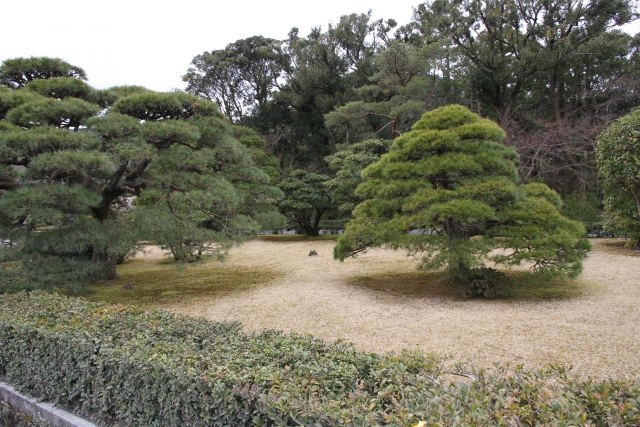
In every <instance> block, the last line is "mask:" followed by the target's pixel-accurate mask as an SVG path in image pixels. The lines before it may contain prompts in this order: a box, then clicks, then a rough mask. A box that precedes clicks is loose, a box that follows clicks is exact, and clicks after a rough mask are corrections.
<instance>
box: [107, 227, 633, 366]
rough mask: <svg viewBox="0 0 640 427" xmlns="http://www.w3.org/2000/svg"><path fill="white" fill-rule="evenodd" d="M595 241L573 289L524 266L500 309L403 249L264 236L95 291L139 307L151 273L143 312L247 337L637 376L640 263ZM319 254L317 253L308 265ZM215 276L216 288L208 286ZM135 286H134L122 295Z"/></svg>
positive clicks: (127, 270)
mask: <svg viewBox="0 0 640 427" xmlns="http://www.w3.org/2000/svg"><path fill="white" fill-rule="evenodd" d="M268 237H271V236H268ZM274 237H276V236H274ZM283 237H287V238H288V237H290V236H283ZM278 238H281V237H280V236H277V237H276V239H278ZM591 241H592V243H593V244H594V251H593V252H591V253H590V254H589V256H588V258H587V259H586V260H585V268H584V273H583V274H582V275H581V276H580V277H579V278H578V279H577V280H575V281H570V280H568V281H560V282H551V283H544V282H541V281H537V279H536V278H535V277H530V276H528V275H527V274H526V267H523V269H522V270H514V271H510V272H509V273H508V274H509V276H510V277H511V278H512V279H513V280H514V282H515V285H514V292H513V294H512V296H511V297H509V298H503V299H497V300H483V299H471V300H469V299H464V298H460V297H459V296H458V295H459V294H458V293H457V292H458V291H457V289H456V288H455V287H453V286H450V285H449V284H448V283H447V281H446V274H445V273H444V272H434V273H427V272H421V271H417V270H416V268H417V266H418V265H419V264H420V261H419V260H417V259H415V258H412V257H407V256H406V254H405V253H403V252H400V251H393V250H385V249H372V250H370V251H368V252H367V253H365V254H362V255H361V256H358V257H357V258H353V259H347V260H345V261H344V262H338V261H335V260H334V259H333V256H332V254H333V247H334V246H335V241H333V240H313V239H309V240H307V239H303V240H298V241H295V240H294V241H287V240H286V239H283V240H272V239H266V240H265V239H264V238H259V239H255V240H252V241H250V242H247V243H245V244H243V245H242V246H239V247H236V248H233V249H232V250H231V252H230V253H229V257H228V259H227V260H226V261H225V262H224V263H222V264H219V263H210V264H209V263H207V264H205V265H203V266H202V268H203V270H200V267H189V266H187V267H186V268H185V269H184V270H183V271H176V270H175V269H174V267H173V265H172V263H171V261H169V260H168V259H167V258H166V257H164V258H163V254H162V252H161V251H159V250H158V249H157V248H155V249H154V248H151V247H150V248H147V251H146V253H145V254H141V255H140V258H136V259H134V260H133V261H132V262H129V263H127V264H125V265H123V266H120V267H119V270H118V271H119V274H120V275H121V279H119V280H118V281H116V282H117V286H114V287H103V288H100V289H99V290H100V292H101V293H103V294H108V293H110V292H114V295H115V298H114V299H116V300H117V299H119V298H124V297H123V295H124V296H127V297H128V298H132V299H133V296H134V295H135V293H136V292H138V291H142V290H143V285H142V284H141V283H142V281H143V280H144V278H145V277H146V275H147V274H148V273H149V274H151V275H152V276H153V277H152V279H151V281H152V282H154V281H155V283H156V284H155V286H157V287H158V289H157V291H156V294H153V295H147V296H149V297H150V298H148V299H149V300H150V303H148V304H146V303H145V304H143V306H144V307H150V308H153V307H154V304H156V305H155V306H159V307H163V308H167V309H169V310H171V311H174V312H180V313H183V314H188V315H192V316H202V317H206V318H208V319H210V320H239V321H241V322H242V323H243V325H244V327H245V329H246V330H247V331H257V330H263V329H264V328H274V329H282V330H285V331H293V332H299V333H309V334H312V335H314V336H318V337H321V338H325V339H338V338H340V339H345V340H347V341H350V342H352V343H354V345H355V346H356V348H357V349H359V350H365V351H374V352H378V353H386V352H389V351H395V352H399V351H401V350H402V349H403V348H408V349H413V350H418V351H422V352H424V353H425V354H427V353H431V352H436V353H437V354H440V355H452V356H453V357H454V359H455V360H457V361H468V362H470V363H473V364H476V365H478V366H481V367H486V368H491V367H492V366H493V364H495V363H500V364H505V363H511V364H524V365H525V366H526V367H532V368H533V367H536V368H537V367H543V366H545V365H547V364H555V365H561V366H570V365H573V367H574V369H573V371H572V372H574V373H576V374H578V375H580V376H583V377H587V376H593V377H597V378H607V377H614V378H625V377H629V376H632V377H635V376H638V375H640V365H639V364H638V354H640V309H638V308H639V307H640V259H639V258H637V257H633V256H621V255H620V254H618V253H617V252H611V251H603V250H601V249H600V248H601V243H602V242H601V241H600V240H595V239H592V240H591ZM311 249H314V250H316V251H317V252H318V256H308V254H309V251H310V250H311ZM134 276H135V277H136V278H139V279H137V280H138V281H137V282H136V281H134V280H133V279H132V278H131V277H134ZM207 277H215V278H216V279H215V280H210V281H209V282H208V283H207V281H206V280H205V278H207ZM185 278H186V279H188V280H186V279H185ZM164 281H166V282H170V283H171V285H167V286H165V285H164V284H163V283H162V282H164ZM129 282H134V289H133V290H132V291H127V290H125V289H122V286H123V285H124V284H126V283H129ZM198 283H205V284H203V285H202V287H200V285H198ZM225 283H226V285H225ZM214 285H215V286H218V288H215V286H214ZM182 287H184V288H185V290H184V291H183V290H182ZM212 288H215V289H212ZM238 289H244V290H242V291H238ZM200 291H202V293H199V292H200ZM148 292H151V289H149V291H148ZM158 292H159V293H160V295H157V293H158ZM162 292H169V293H171V292H184V294H182V293H181V294H173V295H167V294H165V295H164V296H162V295H161V294H162ZM127 293H130V294H129V295H127ZM144 296H145V294H144V293H142V294H141V295H140V297H139V298H138V301H134V303H136V304H140V302H139V301H140V299H141V298H142V297H144ZM155 298H157V299H158V301H160V302H161V304H157V302H156V300H155ZM95 299H100V298H99V295H95ZM120 301H122V300H120Z"/></svg>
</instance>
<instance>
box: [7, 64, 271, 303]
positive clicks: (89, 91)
mask: <svg viewBox="0 0 640 427" xmlns="http://www.w3.org/2000/svg"><path fill="white" fill-rule="evenodd" d="M25 61H26V62H25ZM52 61H53V62H51V61H48V60H47V61H45V60H43V59H39V60H38V61H36V59H34V58H31V59H30V60H28V61H27V60H23V59H19V60H8V61H5V62H4V63H3V65H2V66H0V76H5V81H6V82H7V87H5V88H3V89H2V90H0V113H2V114H3V116H4V118H5V120H0V191H1V193H0V240H1V242H2V243H1V247H0V267H1V268H0V293H1V292H4V291H13V290H18V289H36V288H44V289H48V290H55V289H78V288H82V287H84V286H85V285H86V284H87V283H88V281H89V280H90V279H108V278H113V277H115V275H116V271H115V266H116V263H117V262H118V261H121V260H122V259H124V258H125V257H126V256H127V254H129V253H130V252H131V251H132V250H133V249H134V248H135V247H136V242H138V241H140V240H147V241H152V242H154V243H157V244H159V245H161V246H162V247H163V248H165V249H169V250H170V251H171V252H172V253H173V255H174V258H175V259H176V260H180V261H197V260H199V259H201V258H203V257H205V256H217V257H222V256H223V255H224V254H225V252H226V250H228V249H229V247H231V246H232V245H233V244H236V243H238V242H240V241H242V240H243V239H244V236H248V235H251V234H257V233H258V232H259V230H260V229H261V228H262V227H265V226H266V227H269V226H271V225H272V224H273V223H277V222H279V221H280V222H282V216H281V215H280V214H278V212H277V211H276V209H275V208H274V207H273V203H274V202H275V201H276V200H277V199H278V198H279V197H280V196H281V193H280V191H279V190H278V189H277V188H276V187H274V186H272V185H271V184H270V178H269V176H268V175H267V174H266V173H265V172H263V171H262V170H260V169H259V168H258V167H257V166H256V165H255V164H254V162H253V160H252V157H251V155H250V153H249V152H248V151H247V149H246V148H245V147H244V146H243V145H242V144H240V143H239V142H238V141H237V140H235V139H234V138H233V136H232V132H231V127H230V125H229V123H228V122H226V121H225V120H224V118H223V116H222V115H221V114H220V113H219V112H218V110H217V107H216V105H215V104H213V103H211V102H209V101H206V100H203V99H200V98H198V97H196V96H192V95H188V94H185V93H182V92H168V93H157V92H152V91H149V90H146V89H144V88H141V87H137V86H133V87H116V88H113V90H104V91H96V90H94V89H93V88H91V87H90V86H89V85H87V84H86V83H85V82H84V81H82V80H81V79H79V77H82V78H84V73H82V74H80V73H79V71H78V72H76V71H77V70H80V69H79V68H77V67H75V66H72V65H69V64H67V65H65V66H64V67H62V65H60V64H58V62H59V61H58V62H57V60H52ZM24 64H27V65H29V64H31V65H29V66H32V68H29V69H28V70H27V68H28V67H27V65H24ZM42 64H44V65H46V66H49V65H51V64H53V65H56V64H58V65H60V67H62V68H64V70H66V71H64V70H63V71H64V72H63V71H59V72H58V71H56V72H53V71H51V70H50V69H49V68H46V67H45V69H43V70H38V69H37V67H38V66H44V65H42ZM53 65H51V66H52V67H53ZM63 65H64V64H63ZM16 67H17V68H16ZM20 67H22V68H20ZM25 67H27V68H25ZM62 68H60V69H61V70H62ZM14 69H15V70H18V71H20V70H22V73H23V74H22V77H21V79H20V78H19V76H18V74H16V73H18V71H15V70H14ZM7 70H9V71H10V70H14V71H15V72H14V71H11V73H10V72H9V71H7ZM25 70H26V71H25ZM74 70H76V71H74ZM54 71H55V70H54ZM3 73H4V74H3ZM7 79H13V80H11V81H9V80H7ZM12 82H13V83H12Z"/></svg>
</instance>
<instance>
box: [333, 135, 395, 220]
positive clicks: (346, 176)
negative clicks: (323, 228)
mask: <svg viewBox="0 0 640 427" xmlns="http://www.w3.org/2000/svg"><path fill="white" fill-rule="evenodd" d="M389 144H390V141H387V143H385V142H383V141H380V140H377V139H370V140H367V141H363V142H359V143H357V144H353V145H350V146H348V147H346V148H345V149H344V150H340V151H338V152H337V153H335V154H334V155H332V156H328V157H327V158H326V161H327V163H329V167H330V168H331V169H333V170H334V171H335V172H336V176H335V177H333V178H331V179H330V180H329V181H327V184H326V185H327V187H328V188H329V191H330V192H331V199H332V200H333V202H334V203H335V204H336V205H337V206H338V210H340V211H341V212H343V213H346V214H348V215H350V214H351V211H352V210H353V209H354V208H355V207H356V205H357V204H358V203H359V202H361V201H362V200H361V199H360V198H359V197H358V196H356V195H355V193H354V192H355V189H356V188H357V187H358V185H360V184H361V183H362V182H363V181H364V179H363V178H362V171H363V170H364V169H365V168H366V167H367V166H369V165H370V164H372V163H375V162H377V161H378V160H379V159H380V155H381V154H383V153H386V152H387V151H388V147H389Z"/></svg>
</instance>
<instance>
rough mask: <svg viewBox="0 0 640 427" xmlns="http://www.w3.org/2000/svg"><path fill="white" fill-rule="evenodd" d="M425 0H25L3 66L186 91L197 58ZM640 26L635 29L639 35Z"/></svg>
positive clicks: (391, 12)
mask: <svg viewBox="0 0 640 427" xmlns="http://www.w3.org/2000/svg"><path fill="white" fill-rule="evenodd" d="M419 3H420V1H419V0H386V1H380V0H368V1H367V0H313V1H308V0H307V1H304V0H263V1H260V0H224V1H222V0H175V1H173V0H18V1H11V2H4V4H3V5H2V23H1V24H0V61H3V60H5V59H8V58H15V57H19V56H25V57H28V56H49V57H59V58H62V59H64V60H66V61H68V62H70V63H72V64H74V65H77V66H79V67H82V68H84V70H85V71H86V72H87V75H88V77H89V83H90V84H91V85H93V86H94V87H96V88H99V89H102V88H107V87H110V86H115V85H125V84H127V85H141V86H145V87H147V88H149V89H153V90H158V91H167V90H171V89H173V88H183V87H184V83H183V82H182V80H181V79H180V76H181V75H183V74H184V73H185V71H186V70H187V68H188V67H189V63H190V62H191V59H192V58H193V57H194V56H195V55H198V54H200V53H202V52H204V51H211V50H216V49H222V48H224V47H225V46H226V45H227V44H229V43H231V42H234V41H236V40H238V39H242V38H247V37H251V36H254V35H262V36H265V37H270V38H275V39H284V38H286V36H287V33H288V32H289V30H290V29H291V28H292V27H298V28H299V29H300V34H301V35H303V36H304V35H307V34H308V32H309V29H310V28H312V27H316V26H322V27H323V28H326V24H327V23H329V22H334V23H335V22H337V21H338V20H339V18H340V16H342V15H346V14H350V13H364V12H366V11H367V10H369V9H372V13H373V17H374V18H375V19H378V18H384V19H389V18H393V19H395V20H397V21H398V22H399V23H400V24H405V23H407V22H409V20H410V19H411V15H412V13H413V10H412V6H416V5H417V4H419ZM637 24H638V23H635V24H634V25H632V27H630V28H629V29H628V31H629V32H630V33H632V34H635V33H636V32H637V31H638V28H639V25H637Z"/></svg>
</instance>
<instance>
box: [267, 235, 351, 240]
mask: <svg viewBox="0 0 640 427" xmlns="http://www.w3.org/2000/svg"><path fill="white" fill-rule="evenodd" d="M338 237H340V235H339V234H323V235H322V236H315V237H311V236H306V235H304V234H263V235H262V236H260V237H258V240H261V241H263V242H315V241H318V240H338Z"/></svg>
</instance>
